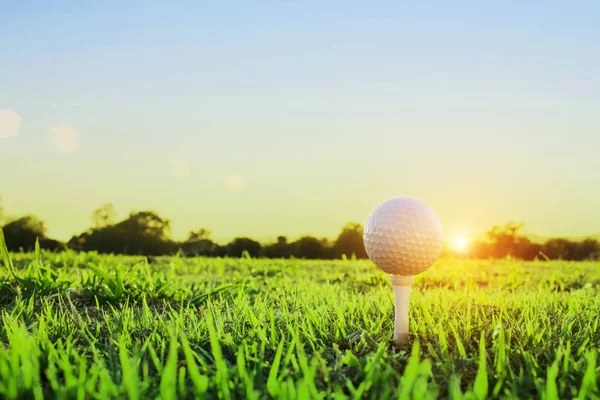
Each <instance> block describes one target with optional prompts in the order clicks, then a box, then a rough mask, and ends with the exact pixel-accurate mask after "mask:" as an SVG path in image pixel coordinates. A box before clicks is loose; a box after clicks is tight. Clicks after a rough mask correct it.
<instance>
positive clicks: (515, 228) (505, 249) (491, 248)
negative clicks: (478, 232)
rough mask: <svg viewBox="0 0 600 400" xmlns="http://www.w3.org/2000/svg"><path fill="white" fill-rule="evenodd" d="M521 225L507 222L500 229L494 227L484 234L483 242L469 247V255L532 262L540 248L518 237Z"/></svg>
mask: <svg viewBox="0 0 600 400" xmlns="http://www.w3.org/2000/svg"><path fill="white" fill-rule="evenodd" d="M521 228H523V223H514V222H509V223H508V224H506V225H504V226H502V227H500V226H494V227H492V229H490V230H489V231H488V232H487V233H486V240H485V241H477V242H475V243H473V245H472V246H471V254H473V255H474V256H475V257H477V258H484V259H485V258H504V257H507V256H510V257H514V258H519V259H523V260H533V259H534V258H535V257H536V256H537V255H538V253H539V251H540V248H541V247H540V246H539V245H537V244H534V243H531V241H530V240H529V239H527V238H526V237H524V236H521V235H519V231H520V230H521Z"/></svg>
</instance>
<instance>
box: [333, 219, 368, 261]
mask: <svg viewBox="0 0 600 400" xmlns="http://www.w3.org/2000/svg"><path fill="white" fill-rule="evenodd" d="M363 230H364V229H363V226H362V225H361V224H357V223H349V224H346V225H345V226H344V227H343V228H342V232H341V233H340V234H339V236H338V238H337V239H336V241H335V244H334V245H333V253H334V256H335V258H340V257H342V255H346V257H351V256H352V255H354V256H355V257H356V258H367V251H366V250H365V244H364V241H363Z"/></svg>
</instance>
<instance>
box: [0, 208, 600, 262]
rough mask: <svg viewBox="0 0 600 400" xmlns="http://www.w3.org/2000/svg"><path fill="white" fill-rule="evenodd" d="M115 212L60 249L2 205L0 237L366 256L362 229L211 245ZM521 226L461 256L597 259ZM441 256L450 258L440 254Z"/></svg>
mask: <svg viewBox="0 0 600 400" xmlns="http://www.w3.org/2000/svg"><path fill="white" fill-rule="evenodd" d="M115 215H116V213H115V209H114V206H113V205H112V204H106V205H103V206H102V207H100V208H99V209H97V210H96V211H94V213H93V215H92V220H93V225H92V226H91V227H90V228H89V229H87V230H86V231H85V232H82V233H80V234H78V235H74V236H73V237H72V238H71V239H70V240H69V241H68V242H66V243H63V242H60V241H58V240H54V239H51V238H48V237H47V236H46V225H45V223H44V222H43V221H42V220H40V219H39V218H37V217H36V216H33V215H26V216H23V217H20V218H5V217H4V216H3V209H2V207H1V204H0V226H2V229H3V231H4V236H5V238H6V243H7V246H8V249H9V250H10V251H31V250H32V249H33V248H34V246H35V242H36V240H39V243H40V247H42V248H44V249H47V250H61V249H66V248H68V249H73V250H76V251H96V252H99V253H108V254H125V255H145V256H160V255H174V254H180V255H183V256H205V257H242V256H250V257H253V258H257V257H265V258H292V257H293V258H304V259H339V258H343V257H347V258H357V259H364V258H367V254H366V251H365V248H364V244H363V238H362V232H363V227H362V225H361V224H358V223H349V224H346V225H345V226H344V227H342V229H341V231H340V233H339V235H338V236H337V238H335V240H329V239H327V238H317V237H314V236H310V235H306V236H302V237H300V238H298V239H296V240H294V241H289V240H288V238H287V237H286V236H279V237H277V239H276V240H275V241H274V242H271V243H260V242H258V241H257V240H254V239H252V238H249V237H237V238H234V239H233V240H232V241H231V242H229V243H227V244H219V243H217V242H215V241H213V240H212V239H211V232H210V231H208V230H207V229H205V228H200V229H197V230H192V231H191V232H190V233H189V235H188V237H187V239H186V240H183V241H177V240H174V239H173V238H172V237H171V222H170V221H169V220H168V219H165V218H163V217H161V216H160V215H158V214H157V213H156V212H154V211H133V212H131V213H130V214H129V215H128V216H127V217H126V218H125V219H123V220H121V221H115ZM522 227H523V224H516V223H509V224H506V225H505V226H502V227H500V226H494V227H493V228H492V229H491V230H489V231H488V232H487V233H486V235H485V237H484V238H483V239H481V240H478V241H475V242H474V243H473V244H472V245H471V248H470V250H469V252H468V253H467V254H464V255H462V256H464V257H471V258H479V259H490V258H493V259H499V258H506V257H512V258H515V259H522V260H535V259H539V260H551V259H562V260H577V261H580V260H591V259H600V243H599V242H598V240H595V239H591V238H590V239H585V240H582V241H579V242H577V241H572V240H568V239H563V238H553V239H549V240H547V241H546V242H544V243H541V244H540V243H533V242H532V241H531V240H529V239H528V238H527V237H525V236H523V235H521V234H520V233H519V232H520V230H521V228H522ZM442 255H453V256H457V255H458V254H456V253H453V251H452V250H451V249H448V248H444V250H443V254H442Z"/></svg>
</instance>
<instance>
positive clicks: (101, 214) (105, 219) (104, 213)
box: [92, 203, 116, 228]
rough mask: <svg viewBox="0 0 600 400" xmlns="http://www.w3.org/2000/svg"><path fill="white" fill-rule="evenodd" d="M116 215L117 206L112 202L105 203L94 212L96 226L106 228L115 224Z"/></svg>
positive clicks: (93, 217) (93, 219)
mask: <svg viewBox="0 0 600 400" xmlns="http://www.w3.org/2000/svg"><path fill="white" fill-rule="evenodd" d="M115 215H116V211H115V206H114V205H113V204H112V203H106V204H103V205H102V206H100V208H98V209H97V210H95V211H94V213H93V214H92V221H93V222H94V227H95V228H104V227H105V226H109V225H112V224H114V220H115Z"/></svg>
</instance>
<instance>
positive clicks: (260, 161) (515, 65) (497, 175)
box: [0, 1, 600, 239]
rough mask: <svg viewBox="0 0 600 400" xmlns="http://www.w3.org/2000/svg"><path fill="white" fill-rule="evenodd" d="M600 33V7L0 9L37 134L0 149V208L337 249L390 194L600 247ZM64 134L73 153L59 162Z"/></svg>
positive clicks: (54, 226) (13, 81)
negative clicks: (102, 211)
mask: <svg viewBox="0 0 600 400" xmlns="http://www.w3.org/2000/svg"><path fill="white" fill-rule="evenodd" d="M498 3H499V2H498ZM599 17H600V4H598V3H597V2H575V3H567V2H528V3H525V4H519V5H516V6H515V5H511V4H508V3H507V2H503V4H491V2H452V4H447V3H446V2H429V3H427V4H416V3H415V4H401V3H399V2H230V3H227V4H225V3H217V2H173V4H165V3H164V2H152V1H150V2H111V1H105V2H94V3H90V2H52V4H49V3H48V2H27V1H25V2H12V3H0V49H1V51H0V74H1V76H2V77H3V79H0V109H4V108H10V109H13V110H14V111H15V112H17V113H18V115H19V116H20V117H21V120H22V123H21V129H20V133H19V135H18V136H16V137H14V138H10V139H0V195H2V197H3V201H4V204H5V208H6V209H7V211H8V212H9V213H12V214H23V213H28V212H33V213H36V214H38V215H40V216H41V217H42V218H43V219H45V220H46V221H47V222H48V226H49V228H50V233H51V234H54V235H56V236H59V237H60V238H68V236H69V235H70V234H72V233H75V232H77V231H81V230H83V229H85V228H86V227H87V226H89V224H90V219H89V215H90V214H91V212H92V210H93V209H94V208H95V207H97V206H99V205H100V204H102V203H104V202H106V201H113V202H114V203H115V205H116V206H117V209H118V210H119V211H120V216H124V215H125V214H126V213H127V212H128V211H130V210H131V209H133V208H135V209H145V208H152V209H156V210H158V211H159V212H161V213H162V214H164V215H165V216H168V217H170V218H172V219H173V228H174V233H175V234H176V236H180V237H181V236H184V235H185V232H187V231H188V230H189V229H193V228H198V227H200V226H205V227H208V228H209V229H211V230H212V231H213V232H214V233H215V237H216V238H223V239H225V238H230V237H232V236H234V235H239V234H248V235H252V236H257V237H262V238H267V237H274V236H276V235H277V234H279V233H284V234H289V235H290V236H295V235H300V234H303V233H311V234H317V235H324V236H333V235H335V234H336V233H337V232H338V230H339V228H340V227H341V225H342V224H343V223H345V222H347V221H358V222H363V221H364V220H365V219H366V217H367V216H368V213H369V212H370V211H371V209H372V208H374V207H375V206H376V205H377V204H379V202H381V201H383V200H385V199H386V198H388V197H391V196H396V195H412V196H416V197H420V198H422V199H424V200H425V201H427V202H428V203H429V204H430V205H432V206H433V207H434V208H435V209H436V211H437V212H438V214H439V215H440V218H441V220H442V224H443V225H444V228H445V231H446V232H447V233H448V235H450V236H451V235H455V234H458V233H459V232H462V233H466V234H470V233H475V232H480V231H482V230H485V229H487V228H488V227H489V226H491V225H492V224H500V223H504V222H508V221H510V220H520V221H524V222H525V224H526V230H528V231H531V232H535V233H539V234H544V235H585V234H593V233H597V232H600V213H599V212H598V210H597V199H598V198H599V197H600V178H598V173H597V171H600V157H598V151H599V149H600V116H599V115H600V113H598V112H597V110H598V109H599V108H600V107H599V106H600V77H599V75H598V71H600V27H599V25H600V24H598V23H597V21H598V18H599ZM55 124H69V125H71V126H73V127H74V128H75V129H76V130H77V132H78V133H79V134H80V136H81V141H80V144H79V147H78V148H77V149H76V150H75V151H73V152H71V153H69V154H56V153H53V152H52V151H51V150H50V149H49V147H48V141H47V138H46V136H47V134H48V129H49V127H50V126H52V125H55ZM173 160H181V161H183V162H185V163H186V165H189V168H190V174H189V177H187V178H186V179H175V178H174V177H173V175H172V171H171V169H170V168H171V164H172V162H173ZM231 176H236V177H241V179H243V181H244V188H243V190H241V191H235V192H232V191H231V190H228V188H227V185H226V184H224V182H226V181H227V179H228V177H231Z"/></svg>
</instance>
